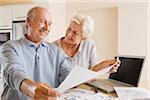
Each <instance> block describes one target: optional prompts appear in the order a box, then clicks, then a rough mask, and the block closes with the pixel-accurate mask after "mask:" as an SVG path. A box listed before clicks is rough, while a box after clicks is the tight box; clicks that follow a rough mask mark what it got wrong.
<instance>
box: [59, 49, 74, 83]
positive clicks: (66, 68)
mask: <svg viewBox="0 0 150 100" xmlns="http://www.w3.org/2000/svg"><path fill="white" fill-rule="evenodd" d="M59 58H60V60H61V61H60V62H61V63H60V67H59V85H60V84H61V83H62V82H63V81H64V79H65V78H66V77H67V75H68V74H69V72H70V71H71V68H72V67H71V65H69V63H68V61H67V58H66V57H65V56H64V55H63V53H62V52H61V51H60V57H59Z"/></svg>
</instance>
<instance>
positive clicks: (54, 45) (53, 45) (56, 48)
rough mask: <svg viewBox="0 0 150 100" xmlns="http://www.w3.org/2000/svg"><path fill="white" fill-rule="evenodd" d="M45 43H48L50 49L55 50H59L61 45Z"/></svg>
mask: <svg viewBox="0 0 150 100" xmlns="http://www.w3.org/2000/svg"><path fill="white" fill-rule="evenodd" d="M45 43H46V45H47V47H48V49H51V50H55V51H56V50H59V47H58V46H57V45H56V44H54V43H50V42H45Z"/></svg>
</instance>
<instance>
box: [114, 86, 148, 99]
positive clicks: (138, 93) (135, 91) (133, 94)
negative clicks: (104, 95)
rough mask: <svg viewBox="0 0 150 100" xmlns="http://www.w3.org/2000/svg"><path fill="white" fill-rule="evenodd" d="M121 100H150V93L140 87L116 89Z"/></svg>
mask: <svg viewBox="0 0 150 100" xmlns="http://www.w3.org/2000/svg"><path fill="white" fill-rule="evenodd" d="M114 89H115V90H116V93H117V95H118V97H119V99H120V100H150V92H149V91H148V90H146V89H143V88H138V87H114Z"/></svg>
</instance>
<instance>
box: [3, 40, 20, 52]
mask: <svg viewBox="0 0 150 100" xmlns="http://www.w3.org/2000/svg"><path fill="white" fill-rule="evenodd" d="M20 47H21V43H20V40H9V41H7V42H5V43H4V44H2V45H1V46H0V50H6V49H9V48H13V49H17V48H20Z"/></svg>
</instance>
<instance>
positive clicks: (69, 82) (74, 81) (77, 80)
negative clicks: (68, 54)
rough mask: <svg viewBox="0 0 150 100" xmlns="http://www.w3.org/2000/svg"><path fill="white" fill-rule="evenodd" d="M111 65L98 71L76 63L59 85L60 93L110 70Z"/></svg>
mask: <svg viewBox="0 0 150 100" xmlns="http://www.w3.org/2000/svg"><path fill="white" fill-rule="evenodd" d="M110 68H111V66H110V67H107V68H105V69H102V70H100V71H98V72H94V71H91V70H89V69H86V68H83V67H81V66H78V65H76V66H75V67H74V68H73V69H72V71H71V72H70V73H69V75H68V76H67V77H66V79H65V80H64V81H63V82H62V83H61V84H60V85H59V87H58V88H56V90H57V91H59V92H60V93H62V92H64V91H66V90H68V89H70V88H72V87H74V86H77V85H79V84H81V83H84V82H86V81H89V80H91V79H93V78H95V77H96V76H101V75H103V74H105V73H107V72H109V70H110Z"/></svg>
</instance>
